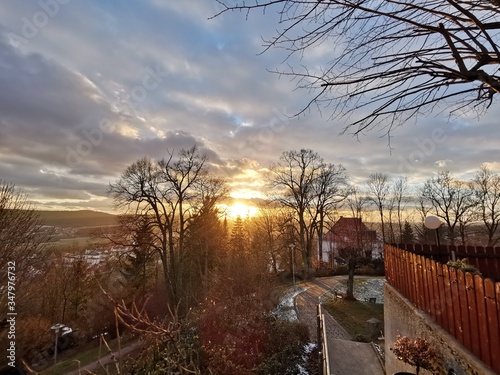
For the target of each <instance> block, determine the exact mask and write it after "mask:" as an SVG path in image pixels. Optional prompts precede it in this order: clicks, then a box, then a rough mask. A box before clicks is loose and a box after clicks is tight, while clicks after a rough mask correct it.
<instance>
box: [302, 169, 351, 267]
mask: <svg viewBox="0 0 500 375" xmlns="http://www.w3.org/2000/svg"><path fill="white" fill-rule="evenodd" d="M314 190H315V195H316V198H315V199H314V201H315V205H314V206H315V207H312V209H313V210H314V211H316V212H317V226H316V232H317V236H318V243H319V245H318V248H319V260H320V261H321V260H323V258H322V257H323V251H321V249H322V248H323V231H324V228H325V221H326V219H327V217H329V216H331V213H332V211H335V210H336V209H337V207H338V205H339V204H341V203H342V202H343V201H344V200H345V199H346V198H347V196H348V195H349V193H350V189H349V188H348V184H347V173H346V170H345V168H344V167H343V166H342V165H338V166H335V165H333V164H325V165H323V166H322V168H321V169H320V171H319V175H318V178H317V180H316V183H315V184H314ZM312 213H313V212H311V214H312Z"/></svg>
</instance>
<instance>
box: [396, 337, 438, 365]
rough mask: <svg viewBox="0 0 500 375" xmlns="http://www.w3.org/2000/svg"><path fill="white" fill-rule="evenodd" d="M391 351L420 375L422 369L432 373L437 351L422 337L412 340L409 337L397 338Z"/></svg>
mask: <svg viewBox="0 0 500 375" xmlns="http://www.w3.org/2000/svg"><path fill="white" fill-rule="evenodd" d="M391 351H392V352H393V353H394V354H395V355H396V357H397V358H398V359H399V360H400V361H403V362H404V363H407V364H409V365H410V366H414V367H415V368H416V374H417V375H418V373H419V371H420V369H421V368H423V369H425V370H429V371H432V370H433V369H434V362H435V360H436V357H437V354H436V351H435V350H434V349H433V348H432V346H431V343H430V342H429V341H428V340H426V339H424V338H421V337H417V338H414V339H410V338H409V337H408V336H401V335H399V334H398V335H397V336H396V342H395V343H394V347H393V348H391ZM403 374H409V373H407V372H397V373H396V374H394V375H403Z"/></svg>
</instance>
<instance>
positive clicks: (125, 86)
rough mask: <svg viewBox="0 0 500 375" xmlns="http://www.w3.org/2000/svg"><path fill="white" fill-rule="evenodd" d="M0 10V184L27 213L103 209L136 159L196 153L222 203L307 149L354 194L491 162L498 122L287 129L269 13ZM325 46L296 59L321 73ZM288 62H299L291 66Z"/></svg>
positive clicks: (156, 8) (314, 121)
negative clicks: (357, 133)
mask: <svg viewBox="0 0 500 375" xmlns="http://www.w3.org/2000/svg"><path fill="white" fill-rule="evenodd" d="M186 4H187V3H182V2H178V1H166V2H165V1H160V0H156V1H155V0H149V1H130V2H109V1H106V2H105V1H103V2H101V1H88V2H77V1H70V0H40V1H39V2H27V1H23V2H20V1H7V2H4V3H3V4H2V12H1V14H0V67H1V68H0V86H1V87H2V90H1V91H0V179H3V180H7V181H10V182H14V183H15V184H16V185H17V186H18V187H20V188H22V189H23V190H25V191H26V192H27V193H28V194H29V195H30V197H31V198H32V199H33V200H34V201H35V202H37V204H39V205H40V207H41V208H70V209H75V208H94V209H101V210H108V209H109V208H110V203H111V202H110V200H109V198H108V197H107V195H106V190H107V188H108V186H109V183H110V182H112V181H114V180H115V179H116V178H117V177H118V176H119V175H120V173H121V172H122V171H123V169H124V168H125V167H126V166H127V165H129V164H130V163H132V162H133V161H135V160H137V159H138V158H140V157H143V156H149V157H152V158H161V157H162V156H165V155H166V153H167V151H168V150H170V151H172V150H179V149H181V148H188V147H191V146H193V145H195V144H196V145H198V146H199V147H200V149H201V150H202V151H204V152H205V153H206V154H207V155H208V156H209V158H210V162H211V164H212V166H213V169H214V171H216V172H217V173H219V174H220V175H222V176H223V177H227V178H228V179H230V185H231V188H232V189H233V190H232V193H233V196H235V197H258V196H261V195H262V194H263V193H262V187H263V186H264V184H265V181H263V178H264V177H263V176H264V173H263V172H265V170H266V168H267V167H268V166H269V165H270V164H271V163H272V162H274V161H276V160H277V159H278V157H279V155H280V154H281V153H282V152H283V151H285V150H291V149H301V148H311V149H313V150H315V151H316V152H318V153H319V154H320V155H321V156H322V157H323V158H324V159H325V160H326V161H328V162H332V163H342V164H343V165H344V166H345V167H346V169H347V171H348V172H349V174H350V176H351V178H352V180H353V181H355V182H359V183H362V182H363V180H364V179H365V178H366V176H367V175H368V174H369V173H372V172H374V171H380V172H386V173H389V174H393V175H406V176H408V177H410V179H413V180H414V181H423V180H425V179H427V178H429V177H430V176H432V175H433V173H435V172H437V171H439V170H442V169H449V170H451V171H452V172H454V173H455V174H456V175H458V176H459V177H460V176H464V177H468V174H470V173H471V171H473V170H475V169H477V168H478V167H479V165H480V164H481V163H485V162H487V163H490V164H491V165H492V166H493V167H497V166H498V163H499V162H500V158H499V154H500V151H499V148H498V146H497V143H498V142H497V140H496V137H495V135H496V134H497V131H496V130H497V127H498V124H499V121H498V117H499V116H500V111H499V110H498V109H496V108H493V109H492V110H491V111H490V112H489V113H488V114H487V115H486V116H484V117H481V118H480V119H477V118H475V117H474V116H473V114H471V117H470V118H460V119H453V120H450V121H448V120H447V118H446V117H444V115H441V114H436V115H435V116H429V117H426V118H424V117H421V118H419V119H418V121H416V122H415V123H409V124H407V125H405V126H404V127H401V128H399V129H396V130H395V131H394V132H393V133H392V138H391V139H390V147H389V146H388V138H387V137H385V136H384V134H385V133H384V131H383V129H381V130H380V131H373V132H370V133H367V134H366V135H363V136H361V137H360V138H359V139H355V138H352V137H351V136H349V135H348V134H347V135H344V136H342V137H339V136H338V134H339V133H340V132H341V131H342V129H343V128H344V126H345V124H342V123H336V122H333V121H331V120H329V119H328V114H326V113H323V117H322V116H321V114H320V113H319V112H310V113H305V114H304V115H303V116H300V117H299V118H293V117H290V116H291V115H293V114H294V113H296V112H297V111H299V110H300V109H301V108H303V106H304V105H305V104H306V103H307V101H308V99H309V96H308V95H309V93H307V92H304V91H300V90H299V91H296V90H294V88H295V83H294V82H289V81H288V80H287V79H283V78H281V79H280V77H279V76H277V75H274V74H272V73H269V72H268V71H267V69H273V68H276V67H279V66H280V64H282V62H283V61H284V59H285V57H286V54H285V51H278V50H270V51H268V52H266V53H264V54H262V55H260V54H259V53H260V52H262V39H261V37H262V36H264V37H266V36H267V37H269V36H271V35H273V33H274V30H275V28H276V15H275V14H273V12H272V11H271V10H270V11H269V12H268V14H266V15H262V14H257V13H256V14H250V16H249V17H248V19H246V17H245V16H246V15H245V14H238V13H235V14H232V15H229V14H226V15H224V16H222V17H219V18H216V19H211V20H209V17H210V16H212V15H213V14H215V13H217V10H218V9H217V4H216V2H215V1H214V2H211V1H209V0H194V1H190V2H189V5H186ZM333 50H334V46H328V45H326V44H324V45H322V46H320V48H318V49H317V51H315V53H314V54H312V55H310V56H305V57H304V59H307V64H311V65H314V64H318V65H319V64H321V63H323V62H325V61H328V54H329V53H331V52H332V51H333ZM298 63H300V62H298Z"/></svg>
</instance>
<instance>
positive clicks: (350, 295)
mask: <svg viewBox="0 0 500 375" xmlns="http://www.w3.org/2000/svg"><path fill="white" fill-rule="evenodd" d="M355 270H356V265H355V263H354V262H351V261H350V262H349V264H348V271H349V272H348V277H347V293H346V299H347V300H351V301H355V300H356V298H354V271H355Z"/></svg>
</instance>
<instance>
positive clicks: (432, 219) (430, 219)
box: [424, 215, 441, 248]
mask: <svg viewBox="0 0 500 375" xmlns="http://www.w3.org/2000/svg"><path fill="white" fill-rule="evenodd" d="M424 225H425V226H426V228H429V229H435V230H436V245H437V246H438V248H439V246H440V245H441V244H440V243H439V227H440V226H441V220H439V218H438V217H437V216H433V215H429V216H426V218H425V220H424Z"/></svg>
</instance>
